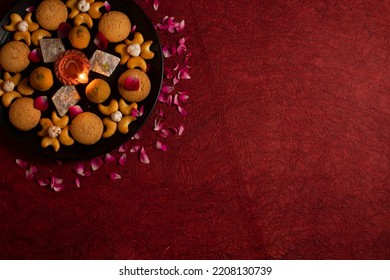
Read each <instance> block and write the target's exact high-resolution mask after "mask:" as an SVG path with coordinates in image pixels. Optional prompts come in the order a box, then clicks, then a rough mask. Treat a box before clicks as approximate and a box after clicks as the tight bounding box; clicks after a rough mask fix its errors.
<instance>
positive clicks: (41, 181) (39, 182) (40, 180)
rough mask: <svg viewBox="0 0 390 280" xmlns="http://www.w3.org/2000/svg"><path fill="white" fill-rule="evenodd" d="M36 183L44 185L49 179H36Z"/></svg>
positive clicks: (47, 183) (46, 184) (48, 182)
mask: <svg viewBox="0 0 390 280" xmlns="http://www.w3.org/2000/svg"><path fill="white" fill-rule="evenodd" d="M37 183H38V185H39V186H40V187H46V186H48V185H49V184H50V181H49V180H48V179H43V180H42V179H38V180H37Z"/></svg>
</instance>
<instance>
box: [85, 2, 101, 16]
mask: <svg viewBox="0 0 390 280" xmlns="http://www.w3.org/2000/svg"><path fill="white" fill-rule="evenodd" d="M103 6H104V3H103V2H95V3H93V4H92V5H91V8H90V9H89V11H88V14H89V15H90V16H91V18H93V19H99V18H101V17H102V15H103V14H102V13H101V12H100V11H99V10H100V8H101V7H103Z"/></svg>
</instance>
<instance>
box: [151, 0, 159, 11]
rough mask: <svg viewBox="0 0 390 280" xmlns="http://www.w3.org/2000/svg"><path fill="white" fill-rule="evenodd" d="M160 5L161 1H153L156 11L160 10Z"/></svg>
mask: <svg viewBox="0 0 390 280" xmlns="http://www.w3.org/2000/svg"><path fill="white" fill-rule="evenodd" d="M159 4H160V1H159V0H153V8H154V10H155V11H157V10H158V5H159Z"/></svg>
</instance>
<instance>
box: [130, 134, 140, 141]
mask: <svg viewBox="0 0 390 280" xmlns="http://www.w3.org/2000/svg"><path fill="white" fill-rule="evenodd" d="M131 139H132V140H134V139H135V140H139V139H141V132H137V133H136V134H134V136H133V137H131Z"/></svg>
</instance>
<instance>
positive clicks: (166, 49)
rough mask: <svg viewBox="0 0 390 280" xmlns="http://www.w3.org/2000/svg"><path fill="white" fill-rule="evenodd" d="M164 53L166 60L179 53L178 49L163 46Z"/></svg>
mask: <svg viewBox="0 0 390 280" xmlns="http://www.w3.org/2000/svg"><path fill="white" fill-rule="evenodd" d="M162 52H163V54H164V57H165V58H169V57H171V56H174V55H175V54H176V53H177V51H176V48H175V47H170V46H163V48H162Z"/></svg>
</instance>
